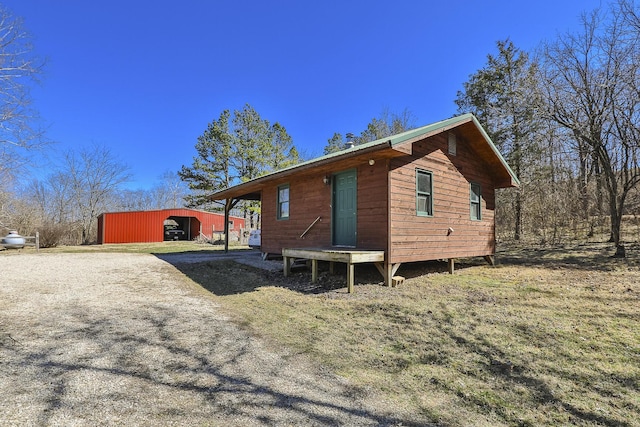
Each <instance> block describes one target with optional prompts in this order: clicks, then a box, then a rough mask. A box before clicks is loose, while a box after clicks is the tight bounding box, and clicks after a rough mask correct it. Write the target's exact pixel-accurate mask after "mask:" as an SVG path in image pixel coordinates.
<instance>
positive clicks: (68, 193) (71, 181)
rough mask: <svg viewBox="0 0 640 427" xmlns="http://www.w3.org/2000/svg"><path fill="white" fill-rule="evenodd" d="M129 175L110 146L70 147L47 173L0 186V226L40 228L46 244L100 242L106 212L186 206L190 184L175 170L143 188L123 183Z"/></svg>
mask: <svg viewBox="0 0 640 427" xmlns="http://www.w3.org/2000/svg"><path fill="white" fill-rule="evenodd" d="M129 179H130V174H129V167H128V166H127V165H126V164H124V163H122V162H120V161H119V160H118V159H117V158H116V157H115V156H114V155H113V154H112V153H111V152H110V150H109V149H108V148H106V147H102V146H91V147H87V148H84V149H82V150H80V151H78V152H74V151H69V152H67V153H66V154H65V155H64V156H63V158H62V160H61V161H60V162H59V164H58V165H57V166H55V167H54V168H53V171H52V172H51V173H50V174H49V175H48V176H46V177H45V178H42V179H33V180H31V181H29V182H27V183H25V184H23V185H21V186H16V187H14V191H8V190H6V189H5V190H4V191H0V206H1V207H2V210H0V228H1V229H3V230H5V231H6V230H8V229H15V230H18V231H19V232H20V233H23V234H28V235H33V233H35V231H36V230H37V231H38V232H39V233H40V237H41V239H40V241H41V244H42V246H43V247H52V246H57V245H59V244H70V245H77V244H87V243H93V242H95V241H96V238H97V218H98V216H99V215H100V214H101V213H103V212H110V211H132V210H148V209H164V208H176V207H182V206H183V205H184V197H185V196H186V194H187V189H186V186H185V185H184V183H183V182H182V181H181V180H180V179H179V177H178V175H177V174H176V173H173V172H165V173H164V174H163V175H162V176H161V177H160V178H159V180H158V182H157V183H156V184H155V185H154V186H153V187H152V188H150V189H145V190H129V189H126V188H124V184H125V183H126V182H127V181H128V180H129Z"/></svg>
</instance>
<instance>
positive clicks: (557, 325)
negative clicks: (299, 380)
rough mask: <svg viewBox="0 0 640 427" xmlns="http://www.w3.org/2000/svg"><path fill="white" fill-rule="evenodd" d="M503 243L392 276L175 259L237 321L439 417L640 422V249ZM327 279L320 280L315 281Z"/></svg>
mask: <svg viewBox="0 0 640 427" xmlns="http://www.w3.org/2000/svg"><path fill="white" fill-rule="evenodd" d="M609 252H610V248H609V247H608V246H605V245H597V244H595V245H589V246H574V247H567V248H562V249H556V250H527V251H511V252H505V253H503V254H501V256H499V259H500V264H499V265H498V266H497V267H495V268H492V267H489V266H487V265H485V264H483V263H482V262H477V263H473V262H471V263H468V264H465V265H460V266H458V269H457V271H456V274H455V275H448V274H446V273H445V271H446V266H445V264H443V263H440V264H438V263H435V264H434V263H425V264H416V265H406V266H403V267H402V268H401V269H400V271H399V272H398V274H401V275H403V276H405V277H407V280H406V281H405V283H404V285H403V286H401V287H399V288H386V287H383V286H380V284H379V281H380V280H381V279H380V277H378V276H377V272H376V271H375V270H374V269H373V268H371V269H369V268H368V267H365V266H362V267H360V266H359V267H357V269H356V280H357V281H359V282H360V283H358V284H357V285H356V292H355V294H347V293H346V290H345V288H343V287H340V288H338V289H325V287H332V286H333V287H335V285H336V283H340V286H343V285H342V283H343V280H344V277H338V281H337V282H336V279H335V278H333V277H331V276H329V275H328V274H326V272H325V273H323V274H322V275H321V280H320V285H319V286H309V285H308V281H309V280H310V273H309V272H308V271H301V272H298V273H296V274H294V275H293V277H292V278H290V279H287V280H285V279H284V278H283V277H282V276H281V274H279V273H278V274H276V273H265V272H263V271H260V270H257V269H253V268H251V267H247V266H241V265H238V264H235V263H233V262H217V263H199V264H190V265H181V266H179V268H180V269H181V270H182V271H183V272H184V273H185V274H186V275H187V276H189V277H190V278H191V279H193V280H194V281H195V282H197V283H198V284H200V285H201V286H203V287H204V288H206V289H208V290H210V291H211V292H212V293H214V294H215V295H217V300H219V302H220V303H221V304H222V306H223V307H225V309H226V310H227V312H228V313H230V314H231V316H233V317H234V318H235V319H236V321H237V322H238V323H240V324H241V325H244V326H245V327H247V328H248V329H250V330H251V331H252V332H253V333H254V334H256V335H258V336H260V337H263V338H265V339H266V340H268V342H270V343H272V344H273V345H278V346H286V347H289V348H291V349H293V350H294V351H296V352H299V353H303V354H305V355H308V356H311V357H312V358H314V359H315V360H317V361H318V362H319V363H322V364H325V365H326V366H328V367H330V368H331V369H332V370H335V371H336V372H337V373H339V374H341V375H344V376H346V377H347V378H349V379H350V380H352V381H353V382H355V383H356V384H357V385H358V386H359V387H361V389H362V390H363V393H364V392H367V391H376V392H382V393H384V394H385V395H386V396H388V397H389V398H390V399H391V400H392V401H394V402H395V404H396V405H397V407H398V409H399V410H402V411H409V412H411V413H414V414H415V415H416V416H417V417H418V418H423V419H424V420H425V422H428V421H430V422H435V423H438V424H441V425H447V426H463V425H474V426H482V425H487V426H489V425H490V426H495V425H523V426H527V425H530V426H539V425H604V426H633V425H640V415H639V414H640V268H639V262H638V248H637V247H628V258H627V259H624V260H619V259H612V258H609V257H608V256H607V254H608V253H609ZM323 286H325V287H323Z"/></svg>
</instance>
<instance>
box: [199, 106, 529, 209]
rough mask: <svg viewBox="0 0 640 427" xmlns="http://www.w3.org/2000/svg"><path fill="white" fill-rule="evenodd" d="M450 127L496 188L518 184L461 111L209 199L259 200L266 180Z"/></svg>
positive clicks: (400, 152) (393, 148)
mask: <svg viewBox="0 0 640 427" xmlns="http://www.w3.org/2000/svg"><path fill="white" fill-rule="evenodd" d="M453 129H456V133H457V134H459V135H460V136H462V138H463V139H464V140H465V141H467V142H468V143H469V144H470V145H471V148H472V149H473V150H474V151H475V152H476V153H477V154H478V155H479V156H481V157H482V158H483V159H484V160H485V162H487V164H488V165H489V167H490V168H491V170H490V171H487V172H488V173H490V174H491V175H492V176H494V179H495V181H496V188H506V187H517V186H518V185H519V184H520V182H519V181H518V178H517V177H516V175H515V174H514V173H513V171H512V170H511V168H510V167H509V165H508V164H507V162H506V161H505V159H504V158H503V157H502V155H501V154H500V152H499V151H498V149H497V148H496V146H495V145H494V144H493V142H492V141H491V138H489V135H487V133H486V132H485V130H484V129H483V128H482V126H481V125H480V122H478V119H476V118H475V116H473V114H464V115H461V116H457V117H453V118H451V119H448V120H443V121H441V122H437V123H433V124H431V125H427V126H423V127H420V128H417V129H412V130H410V131H407V132H403V133H400V134H397V135H393V136H390V137H387V138H383V139H379V140H376V141H371V142H368V143H365V144H361V145H357V146H355V147H353V148H348V149H346V150H342V151H339V152H337V153H332V154H328V155H326V156H322V157H318V158H316V159H313V160H308V161H306V162H303V163H299V164H297V165H295V166H291V167H288V168H285V169H281V170H279V171H275V172H272V173H269V174H267V175H263V176H261V177H258V178H255V179H252V180H250V181H247V182H244V183H241V184H238V185H235V186H233V187H229V188H227V189H225V190H221V191H218V192H216V193H214V194H212V195H211V196H209V199H210V200H230V199H240V200H260V199H261V192H262V188H263V187H264V186H265V184H267V183H269V182H273V181H276V180H280V179H284V178H286V177H288V176H291V175H293V174H302V173H313V172H314V171H316V170H318V171H320V170H322V169H323V168H324V167H326V166H327V165H329V164H333V163H336V162H339V161H343V160H347V159H351V158H356V157H359V156H367V155H371V154H372V153H376V155H378V156H381V157H389V158H391V157H398V156H404V155H407V154H411V152H412V145H413V143H414V142H417V141H420V140H423V139H425V138H429V137H431V136H434V135H437V134H440V133H443V132H447V131H450V130H453Z"/></svg>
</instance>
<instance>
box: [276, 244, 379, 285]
mask: <svg viewBox="0 0 640 427" xmlns="http://www.w3.org/2000/svg"><path fill="white" fill-rule="evenodd" d="M282 258H283V260H284V275H285V277H287V276H288V275H289V273H290V272H291V264H292V262H293V260H295V259H296V258H302V259H310V260H311V281H312V282H316V281H317V280H318V261H329V263H330V264H329V268H330V271H331V272H332V273H333V263H334V262H342V263H345V264H347V292H349V293H351V292H353V286H354V276H355V264H361V263H367V262H372V263H375V264H376V267H377V268H378V270H379V271H380V272H381V273H382V272H383V271H384V269H383V268H382V264H383V263H384V262H385V261H384V251H365V250H355V249H321V248H285V249H282ZM383 276H384V277H385V281H386V275H385V274H383ZM388 284H389V283H388Z"/></svg>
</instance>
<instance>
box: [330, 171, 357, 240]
mask: <svg viewBox="0 0 640 427" xmlns="http://www.w3.org/2000/svg"><path fill="white" fill-rule="evenodd" d="M356 173H357V171H356V170H355V169H354V170H350V171H346V172H342V173H339V174H336V175H334V176H333V244H334V246H356V219H357V215H356V213H357V206H358V205H357V203H356V195H357V191H356V189H357V183H356Z"/></svg>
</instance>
